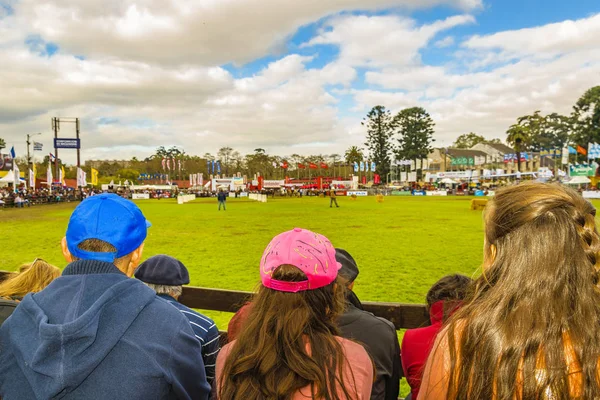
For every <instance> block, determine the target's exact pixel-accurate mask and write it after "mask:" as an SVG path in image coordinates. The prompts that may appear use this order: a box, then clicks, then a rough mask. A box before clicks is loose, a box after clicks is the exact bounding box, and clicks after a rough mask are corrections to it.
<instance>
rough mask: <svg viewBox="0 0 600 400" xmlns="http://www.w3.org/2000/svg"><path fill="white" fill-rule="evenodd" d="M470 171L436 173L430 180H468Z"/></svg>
mask: <svg viewBox="0 0 600 400" xmlns="http://www.w3.org/2000/svg"><path fill="white" fill-rule="evenodd" d="M471 173H472V172H471V171H454V172H453V171H450V172H438V173H437V174H434V175H432V176H431V178H432V179H444V178H450V179H455V178H457V179H461V178H465V179H468V178H470V177H471Z"/></svg>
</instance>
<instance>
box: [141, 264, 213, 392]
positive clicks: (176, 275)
mask: <svg viewBox="0 0 600 400" xmlns="http://www.w3.org/2000/svg"><path fill="white" fill-rule="evenodd" d="M135 277H136V278H137V279H139V280H140V281H142V282H144V283H145V284H146V285H147V286H148V287H149V288H150V289H152V290H154V291H155V292H156V294H157V295H158V297H160V298H162V299H163V300H166V301H168V302H169V303H170V304H171V305H172V306H173V307H175V308H176V309H178V310H179V311H180V312H181V313H182V314H183V315H184V316H185V317H186V318H187V319H188V320H189V321H190V325H191V327H192V330H193V331H194V335H195V336H196V339H198V340H199V341H200V344H201V345H202V359H203V360H204V368H206V379H207V380H208V383H209V384H211V385H212V382H213V380H214V379H215V364H216V362H217V355H218V354H219V349H220V344H219V328H217V324H215V323H214V322H213V320H212V319H210V318H208V317H207V316H205V315H202V314H200V313H199V312H197V311H194V310H192V309H191V308H189V307H186V306H184V305H183V304H181V303H179V297H180V296H181V294H182V293H183V285H187V284H189V283H190V275H189V273H188V270H187V268H186V267H185V265H183V263H182V262H181V261H179V260H178V259H176V258H173V257H170V256H166V255H162V254H161V255H158V256H153V257H150V258H149V259H147V260H146V261H144V262H143V263H142V264H141V265H140V266H139V267H138V268H137V269H136V270H135Z"/></svg>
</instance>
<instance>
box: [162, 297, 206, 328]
mask: <svg viewBox="0 0 600 400" xmlns="http://www.w3.org/2000/svg"><path fill="white" fill-rule="evenodd" d="M171 304H172V305H174V306H175V307H177V309H179V311H180V312H181V313H182V314H184V315H185V316H186V317H187V318H188V319H190V320H191V321H192V322H198V323H200V324H202V325H203V326H204V325H206V326H208V327H213V326H214V325H215V321H213V320H212V319H211V318H210V317H207V316H206V315H204V314H201V313H199V312H198V311H196V310H194V309H191V308H189V307H188V306H186V305H184V304H181V303H179V302H177V301H173V302H171Z"/></svg>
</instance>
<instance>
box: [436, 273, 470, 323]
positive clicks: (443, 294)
mask: <svg viewBox="0 0 600 400" xmlns="http://www.w3.org/2000/svg"><path fill="white" fill-rule="evenodd" d="M472 282H473V280H472V279H471V278H469V277H468V276H464V275H460V274H454V275H448V276H445V277H443V278H442V279H440V280H439V281H437V282H436V283H434V284H433V286H431V288H430V289H429V291H428V292H427V297H426V302H427V308H428V309H431V306H433V305H434V304H435V303H437V302H440V301H443V302H444V307H443V311H444V315H443V319H444V320H445V319H446V318H447V317H448V315H449V314H450V313H451V312H452V311H453V310H454V309H455V308H456V307H457V305H458V304H459V303H460V302H462V301H463V300H464V298H465V296H466V295H467V289H468V288H469V285H470V284H471V283H472Z"/></svg>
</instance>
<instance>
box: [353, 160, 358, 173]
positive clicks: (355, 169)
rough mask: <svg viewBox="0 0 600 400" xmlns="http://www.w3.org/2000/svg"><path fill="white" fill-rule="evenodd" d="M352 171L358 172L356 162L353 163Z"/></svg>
mask: <svg viewBox="0 0 600 400" xmlns="http://www.w3.org/2000/svg"><path fill="white" fill-rule="evenodd" d="M354 172H358V163H357V162H355V163H354Z"/></svg>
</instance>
